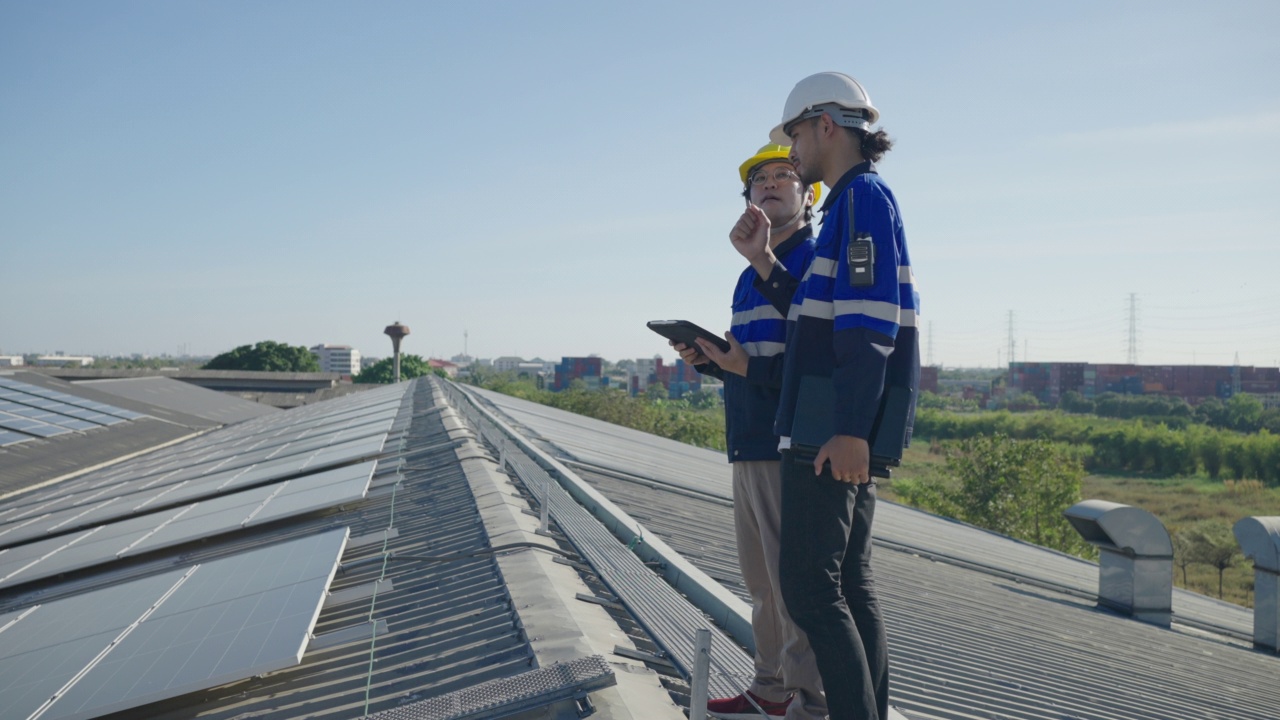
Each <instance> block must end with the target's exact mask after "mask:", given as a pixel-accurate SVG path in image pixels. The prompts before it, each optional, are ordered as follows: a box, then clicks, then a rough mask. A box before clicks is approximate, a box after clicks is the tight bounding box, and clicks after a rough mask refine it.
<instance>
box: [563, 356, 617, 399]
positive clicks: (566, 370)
mask: <svg viewBox="0 0 1280 720" xmlns="http://www.w3.org/2000/svg"><path fill="white" fill-rule="evenodd" d="M603 376H604V363H603V361H602V360H601V359H600V358H598V357H565V358H561V359H560V364H559V365H556V380H555V385H554V387H553V388H552V389H554V390H555V391H556V392H560V391H561V390H564V389H566V388H568V387H569V384H570V383H571V382H573V381H574V380H582V381H583V383H585V384H586V386H587V388H588V389H591V390H598V389H600V379H601V378H602V377H603Z"/></svg>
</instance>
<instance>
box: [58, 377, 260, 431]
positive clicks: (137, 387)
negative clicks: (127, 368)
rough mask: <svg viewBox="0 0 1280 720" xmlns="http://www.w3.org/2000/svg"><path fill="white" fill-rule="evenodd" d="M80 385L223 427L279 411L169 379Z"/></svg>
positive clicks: (106, 381) (109, 381)
mask: <svg viewBox="0 0 1280 720" xmlns="http://www.w3.org/2000/svg"><path fill="white" fill-rule="evenodd" d="M76 385H77V386H80V387H85V386H87V387H90V388H92V389H94V390H100V391H102V392H103V393H106V394H108V395H112V396H114V397H116V398H124V399H127V400H137V401H140V402H144V403H147V404H148V405H150V406H152V407H162V408H167V409H169V410H174V411H177V412H181V413H185V414H186V415H192V416H195V417H199V418H203V419H205V420H210V421H213V422H215V423H217V424H219V425H231V424H233V423H238V422H240V421H242V420H248V419H249V418H255V417H258V416H260V415H269V414H271V413H276V412H279V409H278V408H274V407H271V406H270V405H263V404H261V403H256V402H253V401H252V400H245V399H243V398H239V397H236V396H234V395H228V394H226V393H220V392H217V391H215V390H207V389H205V388H202V387H198V386H196V385H192V384H190V383H185V382H182V381H180V380H173V379H171V378H167V377H140V378H119V379H111V380H89V381H85V382H81V383H76ZM117 402H119V400H117Z"/></svg>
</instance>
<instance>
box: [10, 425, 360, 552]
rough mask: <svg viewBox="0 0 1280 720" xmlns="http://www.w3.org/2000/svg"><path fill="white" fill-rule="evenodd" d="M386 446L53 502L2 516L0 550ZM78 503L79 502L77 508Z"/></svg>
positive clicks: (355, 445) (351, 446)
mask: <svg viewBox="0 0 1280 720" xmlns="http://www.w3.org/2000/svg"><path fill="white" fill-rule="evenodd" d="M384 440H385V436H381V435H380V436H374V437H371V438H362V439H357V440H353V441H350V442H346V443H341V444H339V445H335V446H333V447H329V448H322V449H319V450H316V451H313V452H311V453H307V454H303V455H298V456H294V457H287V458H281V459H279V460H276V461H272V462H265V463H262V464H260V465H254V466H250V467H246V468H238V469H233V470H228V471H225V472H222V473H215V474H212V475H209V476H206V477H200V478H190V479H187V480H184V481H179V482H175V483H172V484H166V485H162V486H157V487H154V488H150V489H148V490H146V491H144V492H127V490H126V491H124V492H120V493H119V494H116V495H107V494H106V492H107V490H118V488H107V489H104V490H102V491H100V492H99V493H96V494H90V498H91V499H85V498H77V497H76V496H71V497H61V498H56V499H55V500H53V501H50V502H48V503H44V504H40V505H34V506H29V507H26V508H23V509H21V510H19V511H17V512H15V513H11V514H8V515H4V516H3V518H2V519H3V523H0V547H4V546H11V545H15V544H17V543H20V542H23V541H26V540H31V539H33V538H43V537H46V536H48V535H52V534H60V533H66V532H70V531H72V530H76V529H79V528H86V527H92V526H94V525H100V524H102V523H105V522H110V521H112V520H116V519H119V518H125V517H128V516H130V515H135V514H137V513H142V512H148V511H150V510H154V509H156V508H162V507H168V506H174V505H179V504H183V503H190V502H191V501H193V500H198V499H202V498H209V497H214V496H217V495H220V494H224V493H227V492H230V491H232V490H236V489H240V488H245V487H250V486H252V485H257V484H261V483H265V482H269V481H271V480H274V479H278V478H281V477H285V476H288V475H294V474H297V473H300V472H303V471H311V472H318V471H320V470H324V469H327V468H331V467H334V466H337V465H343V464H347V463H350V462H352V461H353V460H361V459H365V458H370V457H373V456H374V455H377V454H378V453H379V452H380V451H381V449H382V443H383V441H384ZM77 500H79V501H80V502H78V503H77ZM73 503H77V504H73Z"/></svg>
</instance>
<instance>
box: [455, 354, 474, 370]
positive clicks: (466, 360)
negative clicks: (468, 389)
mask: <svg viewBox="0 0 1280 720" xmlns="http://www.w3.org/2000/svg"><path fill="white" fill-rule="evenodd" d="M475 361H476V359H475V358H473V357H471V356H470V355H468V354H466V353H458V354H457V355H454V356H453V357H451V358H449V362H451V363H453V364H454V365H457V366H458V367H466V366H468V365H470V364H471V363H473V362H475Z"/></svg>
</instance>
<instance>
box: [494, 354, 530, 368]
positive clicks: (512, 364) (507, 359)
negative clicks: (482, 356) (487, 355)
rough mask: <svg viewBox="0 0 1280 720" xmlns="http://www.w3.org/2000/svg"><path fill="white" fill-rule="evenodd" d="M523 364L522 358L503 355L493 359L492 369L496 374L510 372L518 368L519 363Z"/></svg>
mask: <svg viewBox="0 0 1280 720" xmlns="http://www.w3.org/2000/svg"><path fill="white" fill-rule="evenodd" d="M522 362H524V358H522V357H516V356H515V355H503V356H502V357H500V358H495V359H494V361H493V369H494V370H497V371H498V372H510V371H512V370H515V369H516V368H518V367H520V363H522Z"/></svg>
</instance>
